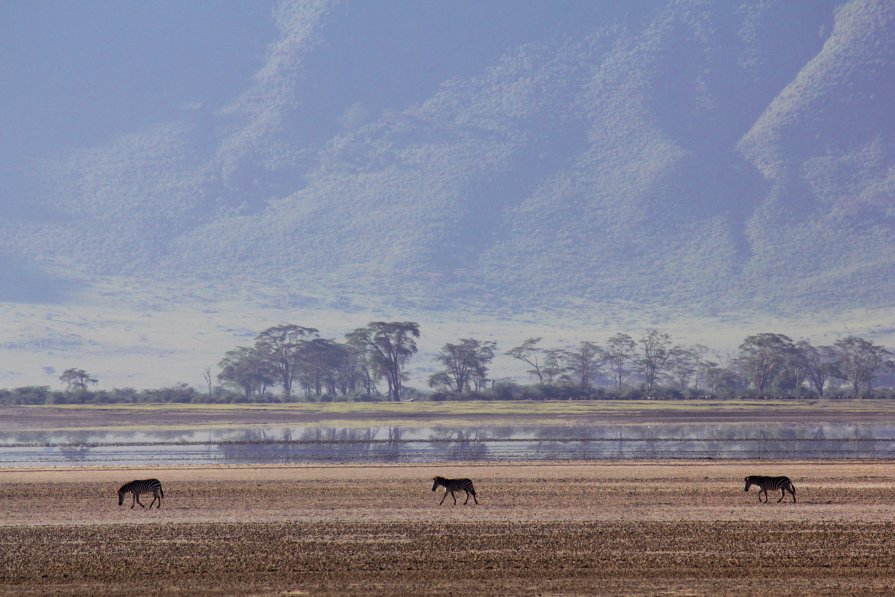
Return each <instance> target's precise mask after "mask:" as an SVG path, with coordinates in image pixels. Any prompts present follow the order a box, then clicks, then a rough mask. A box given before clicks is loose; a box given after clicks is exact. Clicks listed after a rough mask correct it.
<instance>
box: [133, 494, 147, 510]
mask: <svg viewBox="0 0 895 597" xmlns="http://www.w3.org/2000/svg"><path fill="white" fill-rule="evenodd" d="M134 499H136V500H137V503H138V504H140V507H141V508H145V507H146V505H145V504H143V502H141V501H140V495H139V494H136V493H135V494H134ZM131 508H133V506H131Z"/></svg>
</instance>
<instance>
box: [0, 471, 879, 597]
mask: <svg viewBox="0 0 895 597" xmlns="http://www.w3.org/2000/svg"><path fill="white" fill-rule="evenodd" d="M893 466H895V463H892V462H882V463H881V462H872V463H844V462H839V463H831V462H824V463H811V462H808V463H804V462H799V463H791V462H786V463H781V462H776V463H769V462H762V463H755V462H724V463H706V462H674V463H631V462H625V463H600V464H533V465H520V464H511V465H495V464H489V465H468V466H464V465H458V464H455V463H452V464H450V465H444V466H438V465H420V466H370V467H357V466H327V467H298V466H296V467H292V466H290V467H281V468H277V467H261V468H247V467H220V468H178V469H158V468H154V469H149V470H146V469H144V470H139V469H130V470H128V469H106V468H104V469H91V468H87V469H72V470H52V471H49V470H48V471H27V470H8V471H0V594H10V595H13V594H14V595H41V594H44V595H66V594H81V595H119V594H126V593H132V592H134V590H139V592H140V593H142V594H152V593H153V592H155V593H157V594H183V595H209V594H214V595H221V594H248V595H278V594H290V595H302V594H312V595H315V594H370V593H373V594H413V595H421V594H470V595H495V594H540V595H543V594H737V595H743V594H759V593H784V594H789V595H805V594H829V595H843V594H879V595H884V594H885V595H890V594H892V592H893V590H895V589H893V587H895V549H893V547H895V522H893V521H895V475H893V472H895V468H893ZM435 474H440V475H444V476H448V477H452V476H468V477H471V478H472V479H473V480H474V481H475V483H476V487H477V490H478V497H479V502H480V504H479V505H478V506H475V505H473V504H472V501H471V500H470V505H467V506H463V505H462V502H463V500H464V499H465V495H458V499H459V503H458V505H457V506H453V505H452V500H451V498H450V497H448V498H447V500H446V501H445V503H444V505H442V506H439V505H438V502H439V500H440V499H441V492H442V491H443V490H441V489H439V492H438V493H433V492H432V491H431V489H432V481H431V478H432V476H433V475H435ZM748 474H769V475H773V474H787V475H789V476H790V477H791V478H792V479H793V482H794V483H795V485H796V490H797V497H798V503H796V504H792V503H781V504H777V503H775V502H776V499H777V497H779V494H777V495H776V496H775V495H771V503H769V504H759V503H758V498H757V494H756V489H755V488H752V490H751V491H750V493H749V494H745V493H744V492H743V482H742V479H743V477H744V476H746V475H748ZM148 477H157V478H159V479H161V481H162V483H163V485H164V488H165V500H164V503H163V506H162V509H161V510H155V509H153V510H151V511H149V510H141V509H140V507H139V506H137V508H135V509H133V510H132V509H130V508H129V507H127V505H129V503H130V502H129V501H128V502H126V504H127V505H126V506H125V507H119V506H118V505H117V497H116V494H115V490H116V489H117V487H118V486H119V485H120V484H121V483H123V482H125V481H128V480H131V479H135V478H148ZM151 499H152V498H151V496H149V497H145V499H144V500H143V501H144V503H146V504H148V503H149V501H150V500H151ZM769 583H770V584H769Z"/></svg>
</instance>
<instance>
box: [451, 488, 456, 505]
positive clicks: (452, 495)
mask: <svg viewBox="0 0 895 597" xmlns="http://www.w3.org/2000/svg"><path fill="white" fill-rule="evenodd" d="M451 497H452V498H454V505H455V506H456V505H457V496H455V495H454V492H453V490H452V491H451Z"/></svg>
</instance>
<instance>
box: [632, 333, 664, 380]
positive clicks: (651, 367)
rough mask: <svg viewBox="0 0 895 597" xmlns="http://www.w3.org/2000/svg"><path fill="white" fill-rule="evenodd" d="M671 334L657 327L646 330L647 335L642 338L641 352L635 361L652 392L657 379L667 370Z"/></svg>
mask: <svg viewBox="0 0 895 597" xmlns="http://www.w3.org/2000/svg"><path fill="white" fill-rule="evenodd" d="M670 347H671V336H670V335H669V334H667V333H665V332H662V331H659V330H657V329H656V328H649V329H647V330H646V335H645V336H644V337H643V338H641V339H640V350H641V352H640V354H639V355H637V358H636V359H635V363H636V364H637V370H638V372H639V373H640V375H642V376H643V381H644V384H645V386H646V391H647V392H650V391H652V389H653V386H655V384H656V380H658V379H659V376H660V375H662V373H663V372H664V371H665V366H666V364H667V363H668V359H669V357H670V356H671V348H670Z"/></svg>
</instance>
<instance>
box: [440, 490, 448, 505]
mask: <svg viewBox="0 0 895 597" xmlns="http://www.w3.org/2000/svg"><path fill="white" fill-rule="evenodd" d="M447 494H448V492H447V489H445V490H444V496H443V497H442V498H441V501H440V502H438V505H439V506H440V505H442V504H443V503H444V499H445V498H446V497H447Z"/></svg>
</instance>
